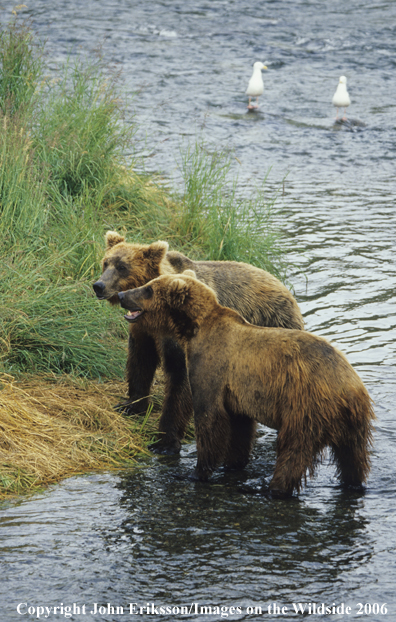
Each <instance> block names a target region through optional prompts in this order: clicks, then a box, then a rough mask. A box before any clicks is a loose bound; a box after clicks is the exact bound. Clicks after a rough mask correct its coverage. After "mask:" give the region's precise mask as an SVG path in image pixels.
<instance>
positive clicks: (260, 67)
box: [253, 60, 267, 71]
mask: <svg viewBox="0 0 396 622" xmlns="http://www.w3.org/2000/svg"><path fill="white" fill-rule="evenodd" d="M253 69H260V70H261V71H262V70H263V69H267V67H266V66H265V65H264V64H263V63H260V61H259V60H258V61H257V62H256V63H254V65H253Z"/></svg>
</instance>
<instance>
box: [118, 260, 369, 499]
mask: <svg viewBox="0 0 396 622" xmlns="http://www.w3.org/2000/svg"><path fill="white" fill-rule="evenodd" d="M119 299H120V303H121V305H122V306H123V307H124V308H126V309H128V314H127V315H126V316H125V318H126V319H127V320H128V321H129V322H131V323H134V322H136V323H139V324H140V325H141V326H142V327H143V326H144V330H145V331H147V332H148V333H151V334H152V335H155V336H161V337H163V336H165V335H169V336H172V338H174V339H176V340H177V341H178V342H179V343H180V344H181V345H182V346H183V347H184V348H185V349H186V353H187V368H188V375H189V380H190V386H191V391H192V396H193V407H194V417H195V432H196V441H197V453H198V461H197V466H196V469H195V472H194V478H195V479H199V480H207V479H208V478H209V477H210V475H211V474H212V472H213V470H214V469H215V467H216V466H218V465H220V464H222V463H223V464H225V465H226V466H228V467H232V468H243V467H244V466H245V465H246V464H247V462H248V459H249V454H250V451H251V447H252V443H253V438H252V434H251V430H252V428H251V426H249V425H246V424H247V423H248V422H249V421H251V420H254V421H258V422H260V423H263V424H264V425H266V426H268V427H270V428H273V429H275V430H277V431H278V437H277V460H276V465H275V471H274V474H273V477H272V480H271V483H270V491H271V492H272V494H282V495H290V494H292V493H293V491H294V490H296V491H297V492H298V491H299V490H300V488H301V486H302V480H303V479H304V480H305V479H306V474H307V471H308V472H309V474H310V475H311V476H312V475H313V473H314V471H315V468H316V466H317V465H318V464H319V463H320V461H321V458H322V455H323V453H324V450H325V449H326V447H329V448H330V450H331V452H332V455H333V458H334V461H335V463H336V466H337V472H338V475H339V476H340V478H341V481H342V483H343V484H344V485H350V486H360V485H361V484H362V483H363V482H364V481H365V480H366V478H367V476H368V473H369V470H370V460H369V446H370V445H371V443H372V420H373V419H374V418H375V415H374V412H373V409H372V403H371V399H370V396H369V394H368V392H367V390H366V388H365V387H364V385H363V382H362V381H361V379H360V378H359V376H358V375H357V373H356V372H355V370H354V369H353V368H352V367H351V365H350V364H349V363H348V361H347V359H346V358H345V356H344V355H343V354H342V353H341V352H339V351H338V350H337V349H336V348H334V347H333V346H332V345H331V344H330V343H329V342H328V341H326V340H325V339H323V338H322V337H318V336H316V335H313V334H311V333H308V332H305V331H300V330H288V329H282V328H264V327H258V326H253V325H252V324H249V323H248V322H246V320H244V319H243V318H242V317H241V316H240V315H239V314H238V313H237V312H236V311H233V310H232V309H229V308H226V307H222V306H221V305H219V303H218V302H217V299H216V295H215V293H214V291H213V290H212V289H210V288H209V287H208V286H206V285H204V284H203V283H201V282H200V281H198V280H196V279H195V278H194V272H192V271H190V270H187V271H186V272H185V273H183V274H182V275H179V276H178V277H175V276H161V277H159V278H156V279H154V280H153V281H151V282H150V283H148V284H147V285H146V286H144V287H139V288H138V289H134V290H129V291H127V292H123V293H120V294H119Z"/></svg>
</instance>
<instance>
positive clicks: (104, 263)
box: [103, 261, 109, 270]
mask: <svg viewBox="0 0 396 622" xmlns="http://www.w3.org/2000/svg"><path fill="white" fill-rule="evenodd" d="M108 265H109V262H108V261H104V262H103V269H104V270H106V268H107V266H108Z"/></svg>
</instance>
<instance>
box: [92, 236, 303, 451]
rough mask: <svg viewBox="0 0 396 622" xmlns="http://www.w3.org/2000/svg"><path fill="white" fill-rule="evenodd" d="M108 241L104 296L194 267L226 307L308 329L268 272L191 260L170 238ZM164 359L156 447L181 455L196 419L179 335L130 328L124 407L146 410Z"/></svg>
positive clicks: (99, 288)
mask: <svg viewBox="0 0 396 622" xmlns="http://www.w3.org/2000/svg"><path fill="white" fill-rule="evenodd" d="M105 239H106V253H105V255H104V258H103V273H102V275H101V277H100V279H99V280H98V281H97V282H96V283H95V284H94V286H93V287H94V290H95V293H96V295H97V297H98V298H100V299H106V300H108V301H109V302H110V303H112V304H118V303H119V300H118V296H117V294H118V292H122V291H126V290H129V289H133V288H136V287H140V286H142V285H145V284H146V283H148V282H149V281H151V280H152V279H154V278H156V277H158V276H160V275H164V274H178V273H181V272H184V270H186V269H192V270H194V272H195V273H196V276H197V278H198V279H199V280H201V281H202V282H204V283H206V284H207V285H209V286H210V287H212V288H213V289H214V291H215V292H216V294H217V297H218V299H219V301H220V303H221V304H222V305H224V306H227V307H230V308H233V309H235V310H236V311H238V312H239V313H240V314H241V315H242V316H243V317H244V318H246V319H247V320H248V321H249V322H251V323H252V324H257V325H260V326H283V327H286V328H295V329H303V327H304V322H303V319H302V316H301V312H300V309H299V307H298V305H297V303H296V301H295V299H294V298H293V296H292V294H291V293H290V292H289V290H288V289H287V288H286V287H285V286H284V285H283V284H282V283H281V282H280V281H279V280H278V279H277V278H275V277H274V276H272V275H271V274H269V273H268V272H265V271H264V270H260V269H259V268H255V267H254V266H250V265H248V264H244V263H238V262H232V261H191V260H190V259H189V258H188V257H185V256H184V255H182V254H181V253H178V252H175V251H169V250H168V244H167V243H166V242H161V241H158V242H154V243H152V244H150V245H144V244H138V243H136V244H130V243H127V242H126V241H125V238H124V237H123V236H120V235H119V234H118V233H116V232H115V231H108V232H107V234H106V238H105ZM160 362H162V364H163V370H164V375H165V397H164V403H163V407H162V415H161V418H160V421H159V431H160V440H159V441H158V442H157V443H156V444H155V446H152V449H154V450H156V451H159V452H162V453H177V452H178V451H180V446H181V443H180V440H181V439H182V438H183V436H184V433H185V430H186V427H187V424H188V421H189V420H190V419H191V417H192V400H191V391H190V388H189V385H188V378H187V370H186V363H185V355H184V352H183V350H182V348H181V347H180V345H178V344H177V343H176V342H175V341H174V339H172V338H169V337H165V338H163V339H158V338H153V337H152V336H151V335H149V334H148V333H147V332H146V331H145V330H144V328H143V327H142V326H141V325H139V324H137V325H131V326H130V334H129V344H128V361H127V374H126V375H127V382H128V395H129V399H128V401H127V402H126V403H125V404H122V405H120V407H121V409H122V410H123V411H124V412H125V413H126V414H127V415H133V414H138V413H142V412H145V411H146V409H147V406H148V398H149V395H150V387H151V384H152V381H153V378H154V374H155V371H156V369H157V367H158V366H159V364H160Z"/></svg>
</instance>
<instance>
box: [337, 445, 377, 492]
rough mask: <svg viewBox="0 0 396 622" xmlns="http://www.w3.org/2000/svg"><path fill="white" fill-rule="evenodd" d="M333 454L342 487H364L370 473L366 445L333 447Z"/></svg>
mask: <svg viewBox="0 0 396 622" xmlns="http://www.w3.org/2000/svg"><path fill="white" fill-rule="evenodd" d="M359 445H360V446H359ZM332 452H333V457H334V462H335V463H336V466H337V475H338V476H339V478H340V481H341V483H342V485H343V486H346V487H348V486H351V487H360V486H362V484H363V483H364V482H365V481H366V479H367V475H368V473H369V471H370V460H369V455H368V451H367V447H366V443H363V444H360V443H359V444H354V445H351V444H348V445H346V444H345V445H337V446H333V447H332Z"/></svg>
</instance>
